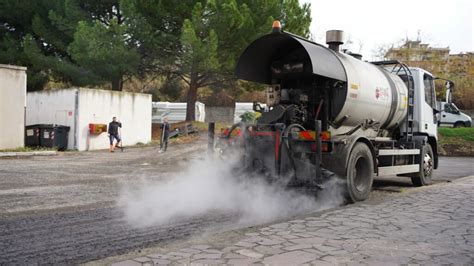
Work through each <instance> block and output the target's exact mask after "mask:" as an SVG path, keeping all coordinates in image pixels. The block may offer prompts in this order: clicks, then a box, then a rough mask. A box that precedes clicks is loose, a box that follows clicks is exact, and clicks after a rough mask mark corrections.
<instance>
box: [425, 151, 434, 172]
mask: <svg viewBox="0 0 474 266" xmlns="http://www.w3.org/2000/svg"><path fill="white" fill-rule="evenodd" d="M431 172H433V159H432V158H431V155H430V154H429V153H426V154H425V157H424V159H423V173H424V176H425V177H428V176H430V175H431Z"/></svg>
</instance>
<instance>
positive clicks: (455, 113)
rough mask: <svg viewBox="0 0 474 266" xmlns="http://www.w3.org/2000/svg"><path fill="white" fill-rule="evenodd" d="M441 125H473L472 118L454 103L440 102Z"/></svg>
mask: <svg viewBox="0 0 474 266" xmlns="http://www.w3.org/2000/svg"><path fill="white" fill-rule="evenodd" d="M439 110H441V114H440V118H439V125H440V126H445V127H471V126H472V118H471V117H470V116H468V115H466V114H465V113H463V112H461V111H459V108H458V107H457V106H456V105H455V104H454V103H447V102H440V107H439Z"/></svg>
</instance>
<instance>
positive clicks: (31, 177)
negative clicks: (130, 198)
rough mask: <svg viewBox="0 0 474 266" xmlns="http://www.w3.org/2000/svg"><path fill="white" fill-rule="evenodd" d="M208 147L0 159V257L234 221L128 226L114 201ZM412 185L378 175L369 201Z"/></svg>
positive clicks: (122, 242)
mask: <svg viewBox="0 0 474 266" xmlns="http://www.w3.org/2000/svg"><path fill="white" fill-rule="evenodd" d="M205 149H206V143H205V142H199V143H195V144H180V145H174V146H173V145H172V146H171V147H170V150H169V152H167V153H164V154H158V150H157V148H156V147H146V148H139V149H138V148H137V149H128V150H127V149H126V150H125V151H124V152H123V153H121V152H116V153H115V154H109V153H107V152H103V151H101V152H87V153H70V154H66V155H60V156H55V157H48V158H45V157H33V158H28V159H2V160H0V265H1V264H32V263H39V264H44V263H54V264H76V263H81V262H87V261H92V260H98V259H102V258H106V257H110V256H114V255H119V254H124V253H127V252H131V251H136V250H137V249H142V248H147V247H152V246H156V245H167V244H168V243H173V242H176V241H182V240H185V239H189V238H190V237H191V236H195V235H199V234H202V233H203V232H211V231H216V230H223V229H225V228H231V227H232V226H235V225H233V221H235V215H237V214H233V213H211V214H210V213H207V214H203V215H201V216H196V217H192V218H190V219H186V220H180V221H179V222H176V223H173V224H168V225H162V226H151V227H147V228H133V227H131V226H130V225H129V224H127V223H126V221H125V220H124V218H123V213H122V212H121V211H120V208H118V207H117V198H118V197H119V194H120V190H121V188H122V187H123V186H124V184H125V185H127V186H128V185H130V186H131V185H133V184H136V183H138V182H142V181H143V180H147V181H150V182H164V181H166V180H169V179H170V178H171V176H172V174H173V173H175V172H176V171H179V170H181V169H183V167H185V166H186V164H187V162H188V161H189V160H193V159H197V158H200V157H202V154H203V153H204V152H205ZM473 165H474V158H453V157H444V158H441V160H440V169H439V170H438V171H435V176H434V180H435V181H436V182H446V181H452V180H454V179H457V178H459V177H464V176H469V175H473V173H474V171H473ZM411 187H412V186H411V183H410V181H409V179H407V178H401V177H389V178H384V179H379V180H378V181H376V183H375V184H374V193H372V196H371V199H369V201H370V200H380V199H381V198H383V197H384V195H386V194H389V193H394V192H399V191H400V190H401V189H410V188H411Z"/></svg>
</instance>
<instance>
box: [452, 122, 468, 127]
mask: <svg viewBox="0 0 474 266" xmlns="http://www.w3.org/2000/svg"><path fill="white" fill-rule="evenodd" d="M454 127H466V125H464V123H463V122H456V123H454Z"/></svg>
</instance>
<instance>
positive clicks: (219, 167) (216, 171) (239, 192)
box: [119, 159, 343, 226]
mask: <svg viewBox="0 0 474 266" xmlns="http://www.w3.org/2000/svg"><path fill="white" fill-rule="evenodd" d="M232 165H233V164H232V163H229V162H228V161H227V162H223V161H221V160H212V159H207V160H203V161H195V162H193V163H191V165H190V167H189V168H188V169H187V170H185V171H183V172H181V173H179V174H176V175H175V176H173V177H172V178H171V179H170V181H168V182H162V183H142V184H140V185H139V186H138V187H134V188H128V187H127V188H125V187H124V188H123V190H122V193H121V197H120V200H119V204H120V206H122V208H123V212H124V214H125V217H126V219H127V221H128V222H129V223H130V224H132V225H134V226H149V225H160V224H165V223H169V222H171V221H176V220H179V219H186V218H190V217H193V216H196V215H202V214H205V213H208V212H211V211H224V212H231V213H237V214H238V216H239V217H240V221H239V222H242V223H245V224H255V223H262V222H269V221H272V220H274V219H278V218H283V217H288V216H291V215H297V214H302V213H307V212H313V211H319V210H323V209H327V208H331V207H335V206H338V205H340V204H342V202H343V196H342V194H341V191H340V186H339V184H338V181H337V180H336V179H335V178H334V179H332V180H330V181H328V182H326V184H325V185H324V186H325V189H324V190H323V191H322V192H321V193H320V194H319V195H318V197H317V199H316V197H314V196H310V195H307V194H303V193H301V192H297V191H295V190H288V189H286V188H285V187H284V186H282V185H281V184H269V183H268V182H266V181H264V180H263V178H256V177H245V176H238V175H236V173H234V172H233V171H232V169H233V167H232Z"/></svg>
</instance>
